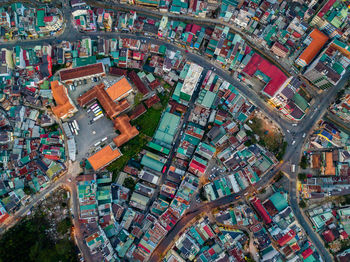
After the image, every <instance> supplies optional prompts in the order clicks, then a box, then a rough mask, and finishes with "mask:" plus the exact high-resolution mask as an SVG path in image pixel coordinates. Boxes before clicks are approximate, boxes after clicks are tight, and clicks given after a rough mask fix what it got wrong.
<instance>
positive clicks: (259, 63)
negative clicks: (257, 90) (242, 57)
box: [243, 53, 287, 97]
mask: <svg viewBox="0 0 350 262" xmlns="http://www.w3.org/2000/svg"><path fill="white" fill-rule="evenodd" d="M257 70H259V71H261V72H262V73H264V74H265V75H267V76H268V77H269V78H270V81H269V82H268V83H267V84H266V86H265V87H264V89H263V92H264V93H265V94H266V95H268V96H271V97H272V96H273V95H274V94H275V93H276V92H277V90H278V89H279V88H280V86H281V85H282V84H283V83H284V82H285V81H286V80H287V76H286V75H285V74H284V73H283V72H282V71H281V70H280V69H278V68H277V67H276V66H275V65H273V64H271V63H270V62H268V61H266V60H265V59H263V58H262V57H261V56H260V55H258V54H257V53H254V54H253V56H252V58H251V59H250V60H249V62H248V64H247V65H246V66H245V67H244V69H243V72H244V73H246V74H247V75H249V76H253V75H254V74H255V72H256V71H257Z"/></svg>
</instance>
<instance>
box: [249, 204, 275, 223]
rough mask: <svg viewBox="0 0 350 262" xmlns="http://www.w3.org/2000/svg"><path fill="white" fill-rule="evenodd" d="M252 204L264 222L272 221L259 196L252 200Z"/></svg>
mask: <svg viewBox="0 0 350 262" xmlns="http://www.w3.org/2000/svg"><path fill="white" fill-rule="evenodd" d="M252 204H253V205H254V207H255V209H256V210H257V211H258V213H259V215H260V216H261V217H262V219H263V220H264V222H265V223H266V224H269V223H271V222H272V220H271V217H270V216H269V214H268V213H267V211H266V209H265V208H264V207H263V205H262V204H261V201H260V199H259V198H255V199H254V200H253V201H252Z"/></svg>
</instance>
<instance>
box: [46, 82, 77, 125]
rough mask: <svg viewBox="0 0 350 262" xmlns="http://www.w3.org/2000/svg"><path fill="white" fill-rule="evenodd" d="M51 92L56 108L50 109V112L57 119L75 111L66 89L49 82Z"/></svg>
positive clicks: (58, 84) (56, 83)
mask: <svg viewBox="0 0 350 262" xmlns="http://www.w3.org/2000/svg"><path fill="white" fill-rule="evenodd" d="M51 91H52V96H53V99H54V100H55V102H56V106H55V107H53V108H52V111H53V113H54V114H55V115H56V116H57V117H59V118H64V117H67V116H68V115H69V114H70V113H74V112H75V111H76V108H75V106H74V105H72V103H71V102H70V100H69V97H68V94H67V89H66V88H65V87H64V86H63V85H61V84H60V83H59V82H58V81H52V82H51Z"/></svg>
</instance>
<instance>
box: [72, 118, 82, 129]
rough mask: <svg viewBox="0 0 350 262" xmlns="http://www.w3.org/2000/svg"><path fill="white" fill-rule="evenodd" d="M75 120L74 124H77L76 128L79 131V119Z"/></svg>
mask: <svg viewBox="0 0 350 262" xmlns="http://www.w3.org/2000/svg"><path fill="white" fill-rule="evenodd" d="M73 122H74V124H75V128H76V129H77V130H78V131H79V130H80V128H79V125H78V122H77V120H74V121H73Z"/></svg>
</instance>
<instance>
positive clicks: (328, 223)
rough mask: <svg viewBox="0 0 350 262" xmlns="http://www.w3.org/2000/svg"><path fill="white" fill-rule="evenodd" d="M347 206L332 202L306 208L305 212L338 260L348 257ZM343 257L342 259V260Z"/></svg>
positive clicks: (344, 259)
mask: <svg viewBox="0 0 350 262" xmlns="http://www.w3.org/2000/svg"><path fill="white" fill-rule="evenodd" d="M349 212H350V210H349V206H341V207H339V205H338V204H333V203H332V202H328V203H325V204H323V205H320V206H317V207H316V206H313V207H310V208H308V209H307V214H308V216H309V219H310V221H311V222H312V225H313V227H314V229H315V230H316V232H317V233H318V234H320V237H321V238H322V240H323V241H324V243H325V246H326V247H327V248H329V250H330V251H331V252H332V253H333V254H335V256H336V257H337V258H338V260H339V261H346V259H349V257H350V256H349V254H348V253H349V249H348V248H349V233H350V230H349V229H350V228H349V214H350V213H349ZM342 259H343V260H342Z"/></svg>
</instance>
